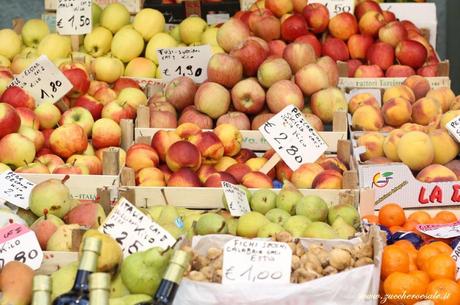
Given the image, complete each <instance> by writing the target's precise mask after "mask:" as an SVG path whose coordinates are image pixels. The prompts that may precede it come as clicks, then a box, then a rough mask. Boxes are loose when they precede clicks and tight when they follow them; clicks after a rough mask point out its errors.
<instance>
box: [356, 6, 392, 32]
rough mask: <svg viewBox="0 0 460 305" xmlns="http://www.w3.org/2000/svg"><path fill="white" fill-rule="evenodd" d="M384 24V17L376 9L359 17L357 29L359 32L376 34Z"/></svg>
mask: <svg viewBox="0 0 460 305" xmlns="http://www.w3.org/2000/svg"><path fill="white" fill-rule="evenodd" d="M385 24H386V21H385V17H383V15H382V13H380V12H377V11H368V12H366V13H365V14H364V15H363V16H362V17H361V18H359V24H358V26H359V30H360V32H361V34H367V35H371V36H374V37H375V36H377V35H378V33H379V30H380V28H381V27H383V26H384V25H385Z"/></svg>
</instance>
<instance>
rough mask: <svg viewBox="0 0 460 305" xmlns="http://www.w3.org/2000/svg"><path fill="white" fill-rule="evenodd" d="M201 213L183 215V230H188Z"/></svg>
mask: <svg viewBox="0 0 460 305" xmlns="http://www.w3.org/2000/svg"><path fill="white" fill-rule="evenodd" d="M200 217H201V214H189V215H187V216H184V230H186V231H188V230H190V229H192V226H193V223H194V222H198V219H200Z"/></svg>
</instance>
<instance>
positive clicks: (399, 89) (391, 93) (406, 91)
mask: <svg viewBox="0 0 460 305" xmlns="http://www.w3.org/2000/svg"><path fill="white" fill-rule="evenodd" d="M395 97H402V98H405V99H406V100H408V101H409V102H410V103H412V104H413V103H414V102H415V101H416V99H415V94H414V92H413V91H412V89H411V88H409V87H408V86H405V85H397V86H393V87H390V88H388V89H386V90H385V92H384V93H383V97H382V101H383V103H386V102H388V101H389V100H391V99H393V98H395Z"/></svg>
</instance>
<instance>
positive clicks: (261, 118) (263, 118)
mask: <svg viewBox="0 0 460 305" xmlns="http://www.w3.org/2000/svg"><path fill="white" fill-rule="evenodd" d="M274 116H275V114H273V113H261V114H258V115H256V116H255V117H254V119H252V123H251V129H252V130H258V129H259V127H260V126H262V125H263V124H265V122H267V121H268V120H270V119H271V118H272V117H274Z"/></svg>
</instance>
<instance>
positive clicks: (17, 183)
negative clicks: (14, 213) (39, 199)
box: [0, 171, 35, 209]
mask: <svg viewBox="0 0 460 305" xmlns="http://www.w3.org/2000/svg"><path fill="white" fill-rule="evenodd" d="M34 186H35V184H34V183H32V182H30V181H29V180H27V179H26V178H24V177H21V176H19V175H18V174H16V173H14V172H12V171H6V172H3V173H1V174H0V199H4V200H6V201H8V202H10V203H12V204H14V205H15V206H18V207H21V208H23V209H28V208H29V197H30V193H31V192H32V189H33V188H34Z"/></svg>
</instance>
